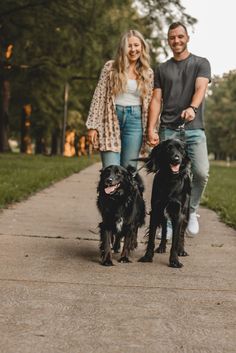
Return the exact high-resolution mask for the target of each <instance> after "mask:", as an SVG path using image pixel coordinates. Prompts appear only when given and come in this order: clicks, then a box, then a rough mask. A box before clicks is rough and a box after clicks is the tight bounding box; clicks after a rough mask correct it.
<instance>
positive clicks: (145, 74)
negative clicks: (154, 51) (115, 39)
mask: <svg viewBox="0 0 236 353" xmlns="http://www.w3.org/2000/svg"><path fill="white" fill-rule="evenodd" d="M130 37H136V38H138V39H139V40H140V41H141V47H142V50H141V55H140V57H139V59H138V60H137V62H136V65H135V73H136V75H137V84H138V89H139V91H140V94H141V96H142V97H144V96H145V95H146V93H147V92H148V85H149V83H150V73H149V69H150V57H149V46H148V44H147V42H146V41H145V39H144V38H143V36H142V34H141V33H140V32H138V31H136V30H129V31H128V32H126V33H125V34H124V35H123V36H122V37H121V39H120V43H119V46H118V49H117V53H116V57H115V60H114V63H113V68H112V72H111V81H112V90H113V94H114V95H117V94H118V93H121V92H124V91H125V90H126V87H127V80H128V68H129V60H128V57H127V54H128V39H129V38H130Z"/></svg>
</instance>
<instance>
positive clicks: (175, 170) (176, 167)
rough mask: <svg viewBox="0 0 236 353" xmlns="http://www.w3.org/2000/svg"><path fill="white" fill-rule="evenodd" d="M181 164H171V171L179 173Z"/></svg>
mask: <svg viewBox="0 0 236 353" xmlns="http://www.w3.org/2000/svg"><path fill="white" fill-rule="evenodd" d="M179 168H180V164H170V169H171V171H172V173H173V174H178V173H179Z"/></svg>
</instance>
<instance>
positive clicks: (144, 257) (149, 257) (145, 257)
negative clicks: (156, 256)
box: [138, 255, 153, 262]
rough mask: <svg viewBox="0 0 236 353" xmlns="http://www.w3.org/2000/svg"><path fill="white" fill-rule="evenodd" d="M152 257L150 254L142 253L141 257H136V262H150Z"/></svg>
mask: <svg viewBox="0 0 236 353" xmlns="http://www.w3.org/2000/svg"><path fill="white" fill-rule="evenodd" d="M152 261H153V258H152V256H147V255H144V256H143V257H140V259H138V262H152Z"/></svg>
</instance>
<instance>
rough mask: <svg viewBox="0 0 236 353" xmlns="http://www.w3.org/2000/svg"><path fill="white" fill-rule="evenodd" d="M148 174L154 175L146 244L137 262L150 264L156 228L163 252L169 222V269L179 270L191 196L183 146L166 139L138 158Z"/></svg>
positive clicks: (188, 171) (183, 253)
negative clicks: (159, 232)
mask: <svg viewBox="0 0 236 353" xmlns="http://www.w3.org/2000/svg"><path fill="white" fill-rule="evenodd" d="M139 160H142V161H144V162H145V164H146V169H147V171H148V172H149V173H151V172H153V173H156V174H155V177H154V180H153V187H152V198H151V212H150V224H149V229H148V237H149V239H148V244H147V249H146V253H145V255H144V256H143V257H142V258H141V259H139V261H140V262H152V259H153V255H154V247H155V235H156V229H157V227H160V226H161V227H162V238H161V242H160V245H159V247H158V248H157V249H156V252H158V253H164V252H166V242H167V241H166V230H167V219H170V220H171V223H172V229H173V235H172V246H171V251H170V259H169V266H171V267H182V266H183V265H182V264H181V263H180V262H179V260H178V255H179V256H187V255H188V254H187V253H186V251H185V250H184V233H185V230H186V227H187V224H188V219H189V201H190V192H191V172H190V159H189V158H188V156H187V153H186V150H185V146H184V143H183V142H182V141H180V140H177V139H168V140H166V141H163V142H161V143H160V144H159V145H158V146H156V147H154V148H153V149H152V151H151V153H150V155H149V157H147V158H142V159H141V158H140V159H139Z"/></svg>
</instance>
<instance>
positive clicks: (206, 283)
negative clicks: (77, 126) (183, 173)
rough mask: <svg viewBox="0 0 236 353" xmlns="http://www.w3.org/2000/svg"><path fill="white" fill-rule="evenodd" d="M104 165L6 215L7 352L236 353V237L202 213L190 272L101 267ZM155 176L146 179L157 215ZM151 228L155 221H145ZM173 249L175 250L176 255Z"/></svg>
mask: <svg viewBox="0 0 236 353" xmlns="http://www.w3.org/2000/svg"><path fill="white" fill-rule="evenodd" d="M100 168H101V165H100V164H99V163H97V164H95V165H93V166H90V167H88V168H86V169H85V170H83V171H82V172H80V173H77V174H74V175H72V176H71V177H69V178H67V179H64V180H62V181H61V182H58V183H56V184H54V185H53V186H51V187H49V188H47V189H45V190H43V191H41V192H39V193H37V194H35V195H34V196H32V197H30V198H29V199H27V200H26V201H24V202H21V203H18V204H14V205H13V206H11V207H9V208H8V209H5V210H4V211H3V212H1V213H0V352H1V353H116V352H117V353H118V352H119V353H144V352H145V353H182V352H185V353H192V352H193V353H199V352H200V353H218V352H219V353H234V352H235V347H236V261H235V259H236V246H235V242H236V232H235V231H234V230H233V229H231V228H229V227H227V226H226V225H224V224H223V223H221V222H219V220H218V217H217V215H216V214H215V213H214V212H212V211H210V210H208V209H204V208H201V209H200V215H201V218H200V226H201V229H200V234H199V235H198V236H197V237H195V238H194V239H189V238H187V239H186V250H187V251H188V252H189V254H190V256H189V257H187V258H184V259H183V261H182V262H183V263H184V267H183V268H181V269H173V268H169V267H168V266H167V263H168V256H169V254H168V253H167V254H162V255H157V254H156V255H155V257H154V262H153V263H149V264H142V263H138V262H137V259H138V258H139V257H140V256H141V255H142V254H143V252H144V249H145V243H144V242H145V239H144V233H145V228H142V229H141V231H140V234H139V247H138V249H137V250H136V251H135V252H134V253H133V255H132V260H133V262H132V263H131V264H120V263H118V262H117V261H116V256H114V263H115V266H113V267H111V268H104V267H103V266H101V265H100V264H99V252H98V247H99V241H98V240H99V235H98V228H97V224H98V222H99V220H100V217H99V214H98V212H97V209H96V184H97V181H98V175H99V169H100ZM151 178H152V177H151V176H148V177H147V176H145V183H146V192H145V198H146V201H147V208H148V209H149V198H150V188H151V181H152V180H151ZM147 223H148V218H147ZM168 252H169V249H168Z"/></svg>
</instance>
